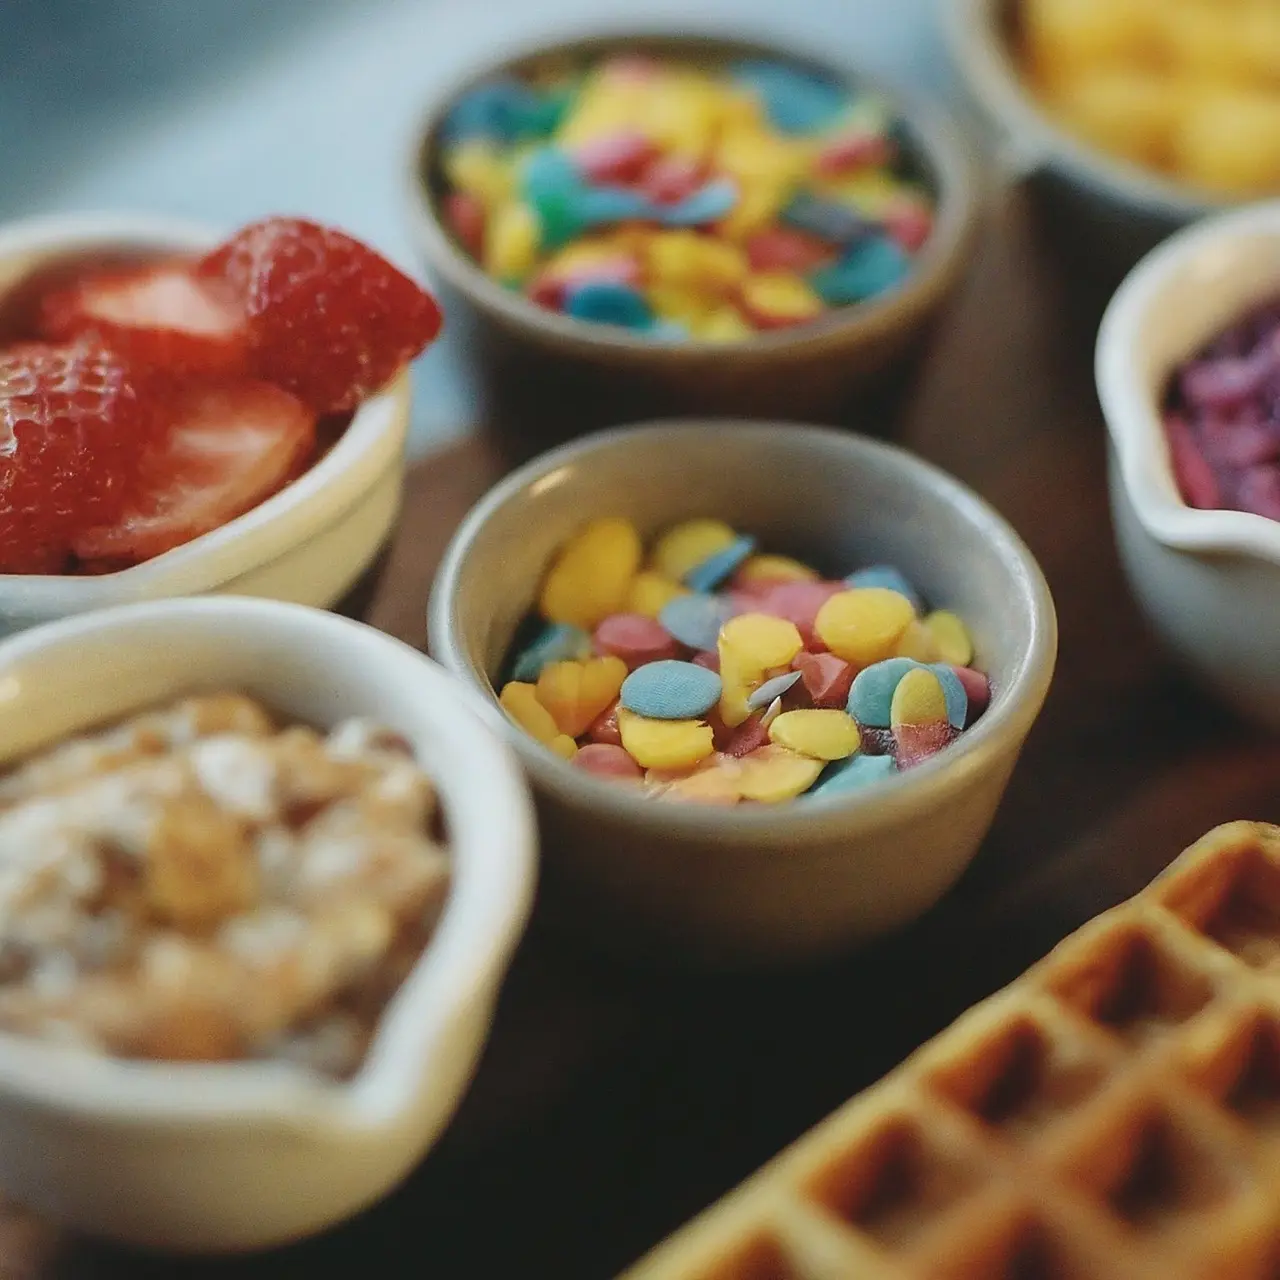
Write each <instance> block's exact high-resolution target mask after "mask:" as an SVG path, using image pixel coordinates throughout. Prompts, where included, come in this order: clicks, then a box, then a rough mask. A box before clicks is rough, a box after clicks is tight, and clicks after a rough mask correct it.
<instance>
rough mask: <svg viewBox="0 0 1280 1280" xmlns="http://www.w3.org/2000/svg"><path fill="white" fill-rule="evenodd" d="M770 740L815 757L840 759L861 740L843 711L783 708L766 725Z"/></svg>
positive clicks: (848, 716) (855, 728)
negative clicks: (768, 724)
mask: <svg viewBox="0 0 1280 1280" xmlns="http://www.w3.org/2000/svg"><path fill="white" fill-rule="evenodd" d="M769 741H770V742H774V743H777V744H778V745H779V746H781V747H787V748H789V749H790V750H792V751H795V752H798V753H799V754H800V755H802V756H809V757H810V758H811V759H814V760H823V761H827V760H843V759H844V758H845V757H846V756H851V755H853V753H854V752H855V751H857V750H858V746H859V743H860V741H861V738H860V735H859V733H858V726H857V725H856V724H855V723H854V720H853V717H852V716H850V715H848V714H847V713H846V712H844V711H784V712H783V713H782V714H781V715H780V716H778V717H777V718H776V719H775V720H774V721H773V723H772V724H771V725H770V726H769Z"/></svg>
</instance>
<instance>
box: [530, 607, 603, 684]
mask: <svg viewBox="0 0 1280 1280" xmlns="http://www.w3.org/2000/svg"><path fill="white" fill-rule="evenodd" d="M590 652H591V637H590V636H589V635H587V633H586V632H585V631H583V630H582V629H581V628H580V627H573V626H570V625H569V624H568V623H566V622H549V623H548V624H547V625H546V626H545V627H544V628H543V629H542V630H541V631H540V632H539V633H538V634H537V635H536V636H535V637H534V639H533V640H531V641H530V642H529V644H527V645H526V646H525V647H524V648H523V649H521V651H520V652H519V654H517V655H516V660H515V662H513V663H512V664H511V678H512V679H513V680H529V681H532V680H536V679H537V678H538V677H539V676H540V675H541V674H542V668H543V667H545V666H546V665H547V664H548V663H551V662H568V661H572V660H573V659H576V658H585V657H586V656H587V655H588V654H589V653H590Z"/></svg>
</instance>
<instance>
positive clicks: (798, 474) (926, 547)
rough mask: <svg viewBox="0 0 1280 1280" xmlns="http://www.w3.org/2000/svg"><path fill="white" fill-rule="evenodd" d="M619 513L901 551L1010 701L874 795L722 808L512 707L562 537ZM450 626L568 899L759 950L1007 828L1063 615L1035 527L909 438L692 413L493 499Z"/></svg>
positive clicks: (909, 880)
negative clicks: (540, 731)
mask: <svg viewBox="0 0 1280 1280" xmlns="http://www.w3.org/2000/svg"><path fill="white" fill-rule="evenodd" d="M607 515H624V516H627V517H629V518H630V519H632V520H633V521H635V523H636V525H637V527H638V528H639V529H640V531H641V533H642V534H643V535H644V536H645V537H646V538H648V537H652V536H653V535H654V534H656V533H657V532H658V531H659V530H660V529H663V528H666V527H669V526H670V525H672V524H674V523H676V522H677V521H680V520H685V519H688V518H690V517H692V516H698V515H706V516H717V517H720V518H721V519H724V520H727V521H729V522H730V523H731V524H733V525H734V526H735V527H737V528H740V529H743V530H749V531H750V532H751V533H753V534H755V535H756V536H758V537H759V538H760V541H761V545H762V546H764V547H767V548H770V549H772V550H776V551H779V552H783V553H786V554H791V555H800V556H803V557H805V558H807V559H811V560H812V561H813V562H814V563H815V564H818V565H820V566H824V567H826V568H827V571H828V572H835V571H839V570H841V569H844V571H846V572H847V568H844V567H845V566H848V567H853V566H856V565H858V564H869V563H876V562H880V563H890V564H896V565H898V566H899V567H900V568H901V569H902V571H903V572H904V573H905V574H906V575H907V577H908V578H909V579H910V580H911V581H912V582H914V583H916V585H917V586H919V588H920V589H921V590H922V591H923V592H924V594H925V596H926V598H928V599H929V600H930V601H931V602H932V603H934V604H935V605H937V606H939V607H945V608H951V609H955V610H956V611H957V612H959V613H960V615H961V616H962V617H963V618H964V619H965V620H966V621H967V622H968V623H969V625H970V628H971V630H972V632H973V636H974V643H975V647H976V650H977V665H979V666H980V667H981V668H982V669H983V670H984V671H986V672H987V674H988V675H989V676H990V678H991V683H992V700H991V705H990V707H989V708H988V709H987V711H986V712H985V713H984V715H983V716H982V718H981V719H980V720H978V722H977V723H976V724H975V725H974V726H973V727H972V728H971V729H970V730H969V731H968V732H966V733H965V735H964V736H963V737H962V738H961V739H960V740H959V741H958V742H957V743H955V744H954V745H953V746H951V747H949V748H948V749H947V750H946V751H943V752H940V753H939V754H938V755H937V756H936V757H934V759H932V760H928V761H926V762H925V763H923V764H920V765H918V766H916V767H915V768H913V769H910V770H908V771H907V772H905V773H902V774H900V775H898V776H897V777H895V778H892V779H889V780H887V781H884V782H881V783H879V784H877V785H876V786H874V787H867V788H866V789H864V790H862V791H860V792H857V793H855V794H852V795H845V796H832V797H822V796H809V797H803V798H801V799H798V800H795V801H792V802H791V803H788V804H782V805H760V806H740V807H735V808H733V809H722V808H715V807H710V806H702V805H693V804H670V803H666V804H664V803H662V802H661V801H657V800H652V799H646V798H643V797H640V796H637V795H633V794H632V793H631V791H630V790H629V789H628V788H626V787H620V786H618V785H617V784H615V783H611V782H607V781H602V780H600V779H598V778H593V777H591V776H590V775H589V774H587V773H585V772H584V771H583V770H581V769H575V768H574V767H573V766H572V765H570V764H567V763H566V762H565V761H564V760H561V759H560V758H559V757H558V756H556V755H554V754H553V753H552V752H550V751H549V750H547V749H546V748H545V747H543V746H542V745H541V744H539V743H538V742H536V741H535V740H534V739H533V738H532V737H530V736H529V735H528V734H526V733H525V732H524V731H523V730H522V729H520V728H518V727H517V726H516V725H515V724H513V723H512V722H511V721H510V720H508V719H507V717H506V716H505V715H504V714H502V712H501V711H500V710H499V708H498V704H497V700H496V698H495V695H494V683H495V682H496V681H497V680H498V679H499V673H500V671H501V670H502V668H503V665H504V661H505V657H506V654H507V651H508V649H509V647H510V645H511V641H512V637H513V636H514V635H515V633H516V629H517V627H518V626H519V624H520V622H521V619H522V618H523V617H524V615H525V614H526V612H527V611H528V609H529V608H530V607H531V605H532V604H533V602H534V601H535V600H536V598H537V592H538V586H539V583H540V582H541V580H542V577H543V574H544V572H545V570H546V567H547V565H548V564H549V563H550V561H551V560H552V558H553V557H554V555H555V553H556V551H557V549H558V548H559V547H560V546H561V545H562V544H563V543H564V541H565V540H566V539H567V538H568V537H569V536H570V535H571V534H572V533H573V532H574V530H575V529H577V528H579V527H580V526H581V525H582V524H583V523H584V522H585V521H588V520H591V519H594V518H597V517H601V516H607ZM430 644H431V652H432V654H433V655H434V657H435V658H436V659H437V661H439V662H440V663H441V664H442V665H444V666H445V667H447V668H448V669H449V670H450V671H452V672H453V673H454V674H455V675H457V676H459V677H460V678H461V679H462V680H463V682H464V683H466V684H467V685H469V686H470V687H471V688H472V689H474V690H476V691H477V692H478V693H480V694H482V695H483V696H484V698H485V700H486V702H487V703H488V706H489V708H490V710H491V712H492V714H493V717H494V722H495V725H496V726H497V727H498V728H499V730H500V731H501V733H502V734H503V735H504V736H505V737H506V739H507V741H508V742H509V743H510V744H511V745H512V746H513V747H514V748H515V750H516V752H517V754H518V755H519V757H520V761H521V763H522V764H523V766H524V768H525V771H526V773H527V774H528V775H529V778H530V780H531V782H532V784H533V789H534V795H535V798H536V801H537V805H538V817H539V822H540V826H541V832H542V837H543V838H542V847H543V851H544V862H543V867H544V873H545V875H546V887H547V889H548V890H549V892H548V894H547V898H546V903H547V906H548V907H549V908H552V909H553V910H554V911H556V912H558V913H559V915H560V918H561V919H562V920H563V921H564V923H565V924H566V925H568V926H570V927H572V928H573V929H574V930H575V931H586V932H588V933H590V934H593V935H594V936H595V937H596V938H597V939H598V940H601V941H603V942H604V943H605V945H607V946H609V947H611V948H613V949H615V950H635V951H636V952H639V953H640V954H643V955H645V956H647V957H649V958H657V959H658V960H659V961H661V962H664V963H672V962H675V961H676V960H678V959H679V958H682V957H683V958H690V959H694V960H699V961H703V962H709V963H713V964H719V965H723V964H732V965H742V964H765V963H771V962H772V963H776V962H785V961H796V960H802V959H807V958H812V957H816V956H821V955H823V954H826V953H830V952H834V951H838V950H840V949H842V948H845V947H848V946H849V945H851V944H853V943H856V942H859V941H864V940H866V939H869V938H872V937H875V936H876V935H877V934H881V933H884V932H886V931H888V930H890V929H895V928H897V927H899V926H901V925H903V924H905V923H906V922H908V921H909V920H912V919H914V918H915V917H916V916H918V915H920V914H921V913H922V912H923V911H925V910H926V909H927V908H929V907H930V906H932V905H933V903H934V902H936V901H937V900H938V898H939V897H941V895H942V894H943V893H944V892H945V891H946V889H947V888H948V887H949V886H950V885H951V884H952V883H953V882H954V881H955V879H956V877H957V876H959V875H960V873H961V872H962V871H963V870H964V868H965V867H966V866H967V865H968V863H969V860H970V859H971V858H972V857H973V855H974V853H975V852H976V851H977V849H978V846H979V844H981V842H982V839H983V837H984V836H985V835H986V832H987V829H988V827H990V825H991V821H992V819H993V818H994V816H995V812H996V809H997V807H998V805H999V803H1000V799H1001V797H1002V795H1003V794H1004V789H1005V785H1006V783H1007V782H1008V781H1009V776H1010V774H1011V773H1012V771H1013V768H1014V765H1015V764H1016V762H1017V759H1018V756H1019V753H1020V752H1021V750H1022V744H1023V742H1024V741H1025V739H1026V736H1027V734H1028V732H1029V731H1030V729H1031V726H1032V724H1033V723H1034V721H1035V719H1036V716H1037V715H1038V714H1039V711H1040V707H1041V705H1042V704H1043V702H1044V699H1045V695H1046V693H1047V691H1048V688H1049V681H1050V679H1051V677H1052V674H1053V667H1054V660H1055V657H1056V653H1057V622H1056V618H1055V615H1054V608H1053V600H1052V598H1051V596H1050V594H1049V587H1048V585H1047V584H1046V582H1045V580H1044V576H1043V575H1042V573H1041V572H1040V569H1039V567H1038V566H1037V564H1036V562H1035V560H1034V558H1033V557H1032V555H1031V553H1030V551H1028V550H1027V548H1026V546H1025V545H1024V544H1023V543H1022V540H1021V539H1020V538H1019V537H1018V535H1017V534H1016V533H1015V532H1014V531H1013V530H1012V529H1011V528H1010V527H1009V526H1008V525H1007V524H1006V523H1005V521H1004V520H1002V519H1001V518H1000V516H999V515H997V514H996V512H994V511H993V510H992V509H991V508H990V507H989V506H987V504H986V503H985V502H983V501H982V499H981V498H979V497H978V496H977V495H976V494H974V493H972V492H971V491H970V490H968V489H966V488H965V487H964V486H963V485H962V484H960V483H959V481H957V480H953V479H952V478H951V477H950V476H948V475H946V474H945V473H944V472H942V471H939V470H938V469H937V468H936V467H933V466H931V465H930V464H929V463H927V462H923V461H921V460H920V459H919V458H916V457H914V456H912V455H911V454H909V453H906V452H905V451H904V450H901V449H896V448H894V447H892V446H890V445H887V444H882V443H880V442H878V441H874V440H870V439H867V438H866V437H865V436H859V435H855V434H854V433H852V432H844V431H832V430H823V429H821V428H817V427H807V426H802V425H799V424H796V423H751V422H732V421H728V422H715V423H709V422H672V423H663V424H658V425H654V426H646V427H639V428H633V429H631V430H620V431H608V432H603V433H599V434H597V435H593V436H591V437H589V438H588V439H586V440H580V441H576V442H574V443H572V444H569V445H565V446H563V447H562V448H560V449H557V450H554V451H553V452H551V453H548V454H545V455H544V456H543V457H541V458H539V459H537V460H536V461H534V462H532V463H530V464H529V465H528V466H525V467H523V468H521V469H520V470H518V471H516V472H514V473H513V474H511V475H510V476H508V477H507V478H506V479H505V480H503V481H502V482H501V483H500V484H499V485H497V487H496V488H494V489H492V490H491V491H490V492H489V494H488V495H487V496H486V497H484V498H483V499H481V501H480V502H479V503H478V504H477V505H476V506H475V507H474V508H473V509H472V511H471V513H470V514H469V515H468V516H467V517H466V519H465V520H463V522H462V524H461V525H460V526H459V528H458V531H457V533H456V534H455V535H454V538H453V541H452V542H451V543H450V546H449V549H448V550H447V551H446V553H445V556H444V560H443V561H442V563H441V566H440V571H439V573H438V574H437V577H436V581H435V586H434V588H433V590H432V596H431V610H430Z"/></svg>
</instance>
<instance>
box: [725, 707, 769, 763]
mask: <svg viewBox="0 0 1280 1280" xmlns="http://www.w3.org/2000/svg"><path fill="white" fill-rule="evenodd" d="M768 741H769V728H768V726H767V725H765V724H764V723H762V719H761V717H760V716H752V717H751V719H750V720H744V721H743V722H742V723H741V724H740V725H739V726H738V727H737V729H735V730H734V731H733V736H732V737H731V738H730V739H729V741H728V742H727V743H725V747H724V753H725V755H727V756H733V757H734V759H736V760H741V759H742V757H743V756H749V755H750V754H751V753H752V752H753V751H755V750H756V749H757V748H759V747H763V746H764V745H765V743H766V742H768Z"/></svg>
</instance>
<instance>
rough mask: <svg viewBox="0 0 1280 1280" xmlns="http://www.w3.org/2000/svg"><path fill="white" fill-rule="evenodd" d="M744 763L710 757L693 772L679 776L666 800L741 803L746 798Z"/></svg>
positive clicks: (666, 792) (667, 793) (666, 795)
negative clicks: (744, 793) (743, 787)
mask: <svg viewBox="0 0 1280 1280" xmlns="http://www.w3.org/2000/svg"><path fill="white" fill-rule="evenodd" d="M741 780H742V764H741V762H740V761H738V760H733V759H729V758H721V759H717V758H716V757H714V756H709V757H708V758H707V759H706V760H705V761H703V763H702V764H701V765H699V766H698V768H696V769H695V770H694V771H693V772H692V773H690V774H688V775H686V776H685V777H683V778H677V779H676V780H675V781H674V782H672V783H671V784H670V785H669V786H668V787H666V789H665V790H664V791H663V793H662V794H663V797H664V799H670V800H683V801H685V802H686V803H692V804H718V805H723V804H737V803H738V801H739V800H741V799H742V791H741Z"/></svg>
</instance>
